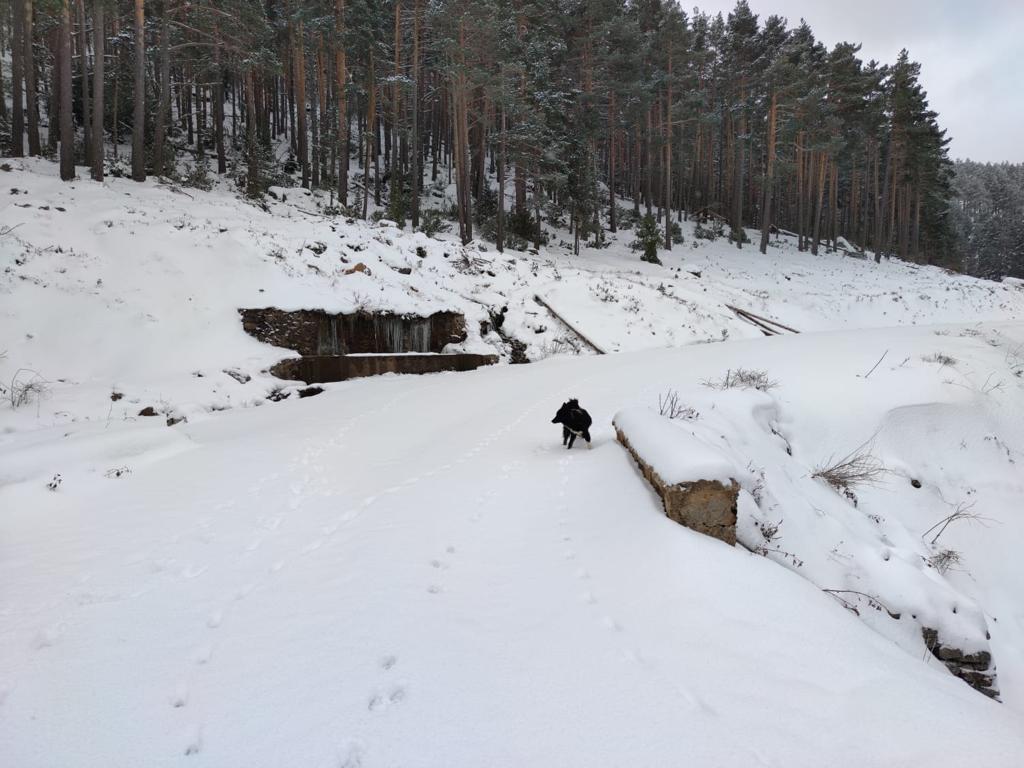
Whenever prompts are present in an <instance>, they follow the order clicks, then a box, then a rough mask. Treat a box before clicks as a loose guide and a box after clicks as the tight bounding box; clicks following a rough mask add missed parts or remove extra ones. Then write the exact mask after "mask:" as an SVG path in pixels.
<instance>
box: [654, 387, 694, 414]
mask: <svg viewBox="0 0 1024 768" xmlns="http://www.w3.org/2000/svg"><path fill="white" fill-rule="evenodd" d="M658 413H660V414H661V415H662V416H667V417H668V418H670V419H682V420H683V421H695V420H697V419H698V418H700V413H698V412H697V410H696V409H694V408H691V407H690V406H688V405H686V404H685V403H683V402H681V401H680V399H679V393H678V392H676V391H675V390H674V389H670V390H668V391H667V392H665V393H664V394H661V395H658Z"/></svg>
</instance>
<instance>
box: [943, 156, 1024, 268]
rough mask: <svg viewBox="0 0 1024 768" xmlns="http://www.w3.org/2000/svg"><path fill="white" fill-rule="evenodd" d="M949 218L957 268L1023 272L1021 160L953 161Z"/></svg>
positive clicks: (1023, 183) (1023, 172) (1023, 174)
mask: <svg viewBox="0 0 1024 768" xmlns="http://www.w3.org/2000/svg"><path fill="white" fill-rule="evenodd" d="M954 194H955V197H954V199H953V207H952V220H953V229H954V231H955V233H956V237H957V242H956V245H955V248H956V252H957V253H958V254H960V256H961V267H962V269H963V270H964V271H965V272H967V273H969V274H972V275H977V276H978V277H987V278H991V279H994V280H995V279H999V278H1000V277H1003V276H1004V275H1010V276H1012V277H1020V278H1024V165H1020V164H1017V165H1012V164H1010V163H995V164H994V163H972V162H970V161H966V160H958V161H957V162H956V185H955V189H954Z"/></svg>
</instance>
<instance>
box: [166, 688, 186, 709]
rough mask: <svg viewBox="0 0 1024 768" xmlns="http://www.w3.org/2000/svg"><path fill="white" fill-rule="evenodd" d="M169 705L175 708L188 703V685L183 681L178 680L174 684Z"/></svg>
mask: <svg viewBox="0 0 1024 768" xmlns="http://www.w3.org/2000/svg"><path fill="white" fill-rule="evenodd" d="M169 698H170V702H171V706H172V707H174V708H175V709H180V708H181V707H184V706H185V705H186V704H188V686H187V685H185V683H184V682H179V683H178V684H177V685H176V686H174V691H172V692H171V695H170V697H169Z"/></svg>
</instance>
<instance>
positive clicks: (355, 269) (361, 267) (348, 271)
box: [345, 261, 372, 277]
mask: <svg viewBox="0 0 1024 768" xmlns="http://www.w3.org/2000/svg"><path fill="white" fill-rule="evenodd" d="M356 272H362V273H363V274H364V275H366V276H367V277H369V276H370V275H371V274H372V273H371V272H370V268H369V267H368V266H366V265H365V264H363V262H361V261H360V262H359V263H358V264H356V265H355V266H354V267H349V268H348V269H346V270H345V274H346V275H352V274H355V273H356Z"/></svg>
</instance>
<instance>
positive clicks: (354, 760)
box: [337, 742, 363, 768]
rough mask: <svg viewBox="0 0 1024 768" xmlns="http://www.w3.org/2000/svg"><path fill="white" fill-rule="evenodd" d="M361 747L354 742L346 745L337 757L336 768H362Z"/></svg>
mask: <svg viewBox="0 0 1024 768" xmlns="http://www.w3.org/2000/svg"><path fill="white" fill-rule="evenodd" d="M362 766H363V747H362V745H360V744H357V743H355V742H353V743H351V744H348V745H347V746H346V747H345V748H344V749H343V750H342V751H341V752H340V754H339V755H338V767H337V768H362Z"/></svg>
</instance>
